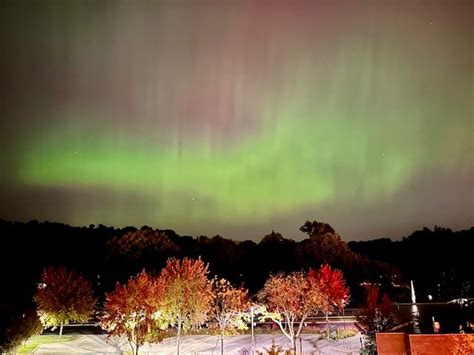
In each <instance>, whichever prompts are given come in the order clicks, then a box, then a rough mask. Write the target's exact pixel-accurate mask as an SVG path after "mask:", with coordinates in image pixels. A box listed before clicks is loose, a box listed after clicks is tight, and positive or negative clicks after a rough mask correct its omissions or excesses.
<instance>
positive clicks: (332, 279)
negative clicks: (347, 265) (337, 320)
mask: <svg viewBox="0 0 474 355" xmlns="http://www.w3.org/2000/svg"><path fill="white" fill-rule="evenodd" d="M308 279H309V281H310V283H311V284H315V285H317V287H318V288H319V289H320V291H321V295H322V303H321V311H322V312H323V313H324V315H325V316H326V330H327V336H328V338H329V314H330V313H332V312H334V310H335V309H336V308H338V309H342V308H344V307H345V305H346V304H347V303H348V301H349V289H348V288H347V287H346V283H345V281H344V275H343V274H342V271H341V270H338V269H332V268H331V266H329V265H327V264H324V265H322V266H321V268H320V269H319V270H314V269H310V271H309V273H308Z"/></svg>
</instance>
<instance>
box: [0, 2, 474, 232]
mask: <svg viewBox="0 0 474 355" xmlns="http://www.w3.org/2000/svg"><path fill="white" fill-rule="evenodd" d="M473 58H474V1H464V2H463V1H455V0H453V1H448V0H445V1H436V0H430V1H415V0H410V1H392V0H390V1H388V0H387V1H384V0H379V1H356V0H353V1H349V0H348V1H337V0H336V1H325V2H322V1H290V0H287V1H270V0H267V1H241V0H237V1H231V0H219V1H204V0H203V1H200V0H189V1H181V0H175V1H171V0H169V1H150V2H138V1H125V2H122V3H120V2H118V1H110V2H108V1H86V2H79V1H56V2H50V1H49V2H48V1H32V2H27V1H1V3H0V100H1V101H0V114H1V116H0V149H1V155H0V182H1V186H0V218H3V219H7V220H29V219H38V220H50V221H60V222H65V223H70V224H73V225H89V224H91V223H94V224H99V223H102V224H107V225H114V226H117V227H118V226H125V225H136V226H141V225H143V224H147V225H150V226H152V227H156V228H171V229H174V230H175V231H176V232H178V233H180V234H191V235H201V234H206V235H215V234H218V233H219V234H221V235H224V236H226V237H230V238H234V239H254V240H259V239H260V238H261V237H263V236H264V235H265V234H267V233H268V232H270V231H271V230H272V229H275V230H276V231H279V232H281V233H282V234H284V235H285V236H286V237H291V238H295V239H301V238H302V237H303V235H302V234H301V233H300V232H299V231H298V228H299V226H301V225H302V224H303V223H304V222H305V221H306V220H313V219H316V220H318V221H324V222H327V223H329V224H331V225H332V226H333V227H334V228H335V229H336V231H338V232H339V233H340V234H341V235H342V237H343V238H344V239H345V240H358V239H371V238H374V237H382V236H391V237H394V238H398V237H401V236H402V235H407V234H409V233H411V232H412V231H413V230H414V229H418V228H421V227H423V226H428V227H433V226H434V225H435V224H437V225H441V226H446V227H451V228H453V229H460V228H466V227H470V226H471V225H474V158H473V153H474V138H473V135H474V123H473V120H474V118H473V117H474V110H473V108H474V104H473V103H474V76H473V73H474V64H473V62H474V60H473Z"/></svg>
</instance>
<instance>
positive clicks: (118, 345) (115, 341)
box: [34, 334, 360, 355]
mask: <svg viewBox="0 0 474 355" xmlns="http://www.w3.org/2000/svg"><path fill="white" fill-rule="evenodd" d="M273 342H274V344H275V345H276V346H280V347H281V348H283V349H288V348H289V347H290V343H289V341H288V339H287V338H286V337H284V336H283V335H257V336H256V345H255V348H254V350H255V353H257V352H259V353H263V354H267V353H268V351H269V350H270V349H271V347H272V343H273ZM300 349H302V350H303V353H304V354H317V355H323V354H336V355H337V354H340V355H349V354H351V355H355V354H359V349H360V336H359V335H356V336H354V337H351V338H347V339H343V340H338V341H328V340H326V339H324V340H322V339H319V338H318V336H316V335H313V334H308V335H302V336H301V342H300V341H298V342H297V350H298V353H299V352H300ZM129 350H130V347H129V345H128V343H127V342H126V341H125V340H124V339H119V338H116V337H114V338H107V336H106V335H81V336H80V337H79V338H78V339H76V340H73V341H70V342H66V343H57V344H45V345H41V346H40V347H39V348H38V349H37V350H36V351H35V352H34V353H35V354H78V353H81V354H92V353H94V354H121V353H122V352H125V351H129ZM180 350H181V351H180V353H181V354H202V355H204V354H206V355H207V354H209V355H218V354H220V348H219V339H218V337H217V336H209V335H195V336H185V337H183V338H182V339H181V345H180ZM251 350H252V349H251V337H250V335H238V336H228V337H226V338H225V339H224V352H225V353H226V354H238V355H244V354H250V353H251ZM175 353H176V338H175V337H173V338H167V339H165V340H163V342H162V343H159V344H146V345H144V346H143V347H141V348H140V354H150V355H151V354H175Z"/></svg>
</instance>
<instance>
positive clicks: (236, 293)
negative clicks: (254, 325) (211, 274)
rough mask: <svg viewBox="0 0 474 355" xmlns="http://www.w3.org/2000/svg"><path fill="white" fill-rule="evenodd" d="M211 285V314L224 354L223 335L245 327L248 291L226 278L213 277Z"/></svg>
mask: <svg viewBox="0 0 474 355" xmlns="http://www.w3.org/2000/svg"><path fill="white" fill-rule="evenodd" d="M211 285H212V308H211V316H212V318H214V319H215V320H216V322H217V326H218V327H219V334H220V343H221V354H224V335H225V333H226V332H232V331H235V330H236V329H247V325H246V322H245V320H246V319H247V318H248V312H247V311H248V309H249V308H250V302H249V299H248V291H247V290H244V289H243V288H235V287H233V286H232V285H231V283H230V282H229V281H227V280H226V279H224V278H222V279H217V278H214V279H213V280H212V282H211Z"/></svg>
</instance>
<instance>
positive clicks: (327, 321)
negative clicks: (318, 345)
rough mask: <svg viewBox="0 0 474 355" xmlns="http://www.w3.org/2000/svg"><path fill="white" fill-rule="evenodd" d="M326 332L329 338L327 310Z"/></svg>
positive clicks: (327, 314)
mask: <svg viewBox="0 0 474 355" xmlns="http://www.w3.org/2000/svg"><path fill="white" fill-rule="evenodd" d="M326 332H327V335H328V339H329V313H328V312H326Z"/></svg>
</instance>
